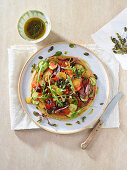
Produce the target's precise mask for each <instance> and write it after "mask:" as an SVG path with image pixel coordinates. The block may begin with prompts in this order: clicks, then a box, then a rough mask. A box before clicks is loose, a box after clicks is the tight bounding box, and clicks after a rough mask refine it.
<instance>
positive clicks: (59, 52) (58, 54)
mask: <svg viewBox="0 0 127 170" xmlns="http://www.w3.org/2000/svg"><path fill="white" fill-rule="evenodd" d="M61 54H62V52H61V51H57V52H56V53H55V54H54V56H60V55H61Z"/></svg>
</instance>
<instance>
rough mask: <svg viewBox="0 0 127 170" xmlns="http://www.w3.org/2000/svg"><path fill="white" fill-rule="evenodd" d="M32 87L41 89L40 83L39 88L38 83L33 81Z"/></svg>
mask: <svg viewBox="0 0 127 170" xmlns="http://www.w3.org/2000/svg"><path fill="white" fill-rule="evenodd" d="M31 85H32V87H33V88H36V87H39V83H38V86H37V81H32V83H31Z"/></svg>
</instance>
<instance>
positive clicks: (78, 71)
mask: <svg viewBox="0 0 127 170" xmlns="http://www.w3.org/2000/svg"><path fill="white" fill-rule="evenodd" d="M61 68H63V69H65V70H72V72H73V73H75V74H76V76H77V77H79V78H81V75H82V73H83V72H84V71H86V70H87V69H81V68H79V69H76V67H75V66H73V67H71V66H70V67H61Z"/></svg>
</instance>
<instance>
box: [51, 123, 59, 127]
mask: <svg viewBox="0 0 127 170" xmlns="http://www.w3.org/2000/svg"><path fill="white" fill-rule="evenodd" d="M50 125H51V126H54V127H56V126H58V125H57V124H55V123H54V124H50Z"/></svg>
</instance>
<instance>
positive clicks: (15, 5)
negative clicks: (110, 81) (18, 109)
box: [0, 0, 127, 170]
mask: <svg viewBox="0 0 127 170" xmlns="http://www.w3.org/2000/svg"><path fill="white" fill-rule="evenodd" d="M126 5H127V0H122V1H120V0H63V1H60V0H36V1H35V0H16V1H14V0H1V1H0V16H1V17H0V23H1V24H0V41H1V44H0V58H1V62H0V77H1V82H2V83H0V89H1V90H0V96H1V99H0V106H1V107H0V170H20V169H24V170H34V169H36V170H40V169H42V170H85V169H86V170H93V169H94V170H98V169H99V170H109V169H110V170H121V169H122V170H126V169H127V168H126V166H127V123H126V120H127V114H126V110H127V95H126V92H127V71H125V70H122V69H121V68H120V73H119V76H120V80H119V81H120V85H119V90H120V91H123V93H124V97H123V98H122V99H121V100H120V102H119V106H120V128H118V129H102V130H101V131H100V132H99V133H98V134H97V136H96V137H95V139H94V142H93V143H92V144H91V145H90V146H89V147H88V149H87V150H85V151H83V150H81V149H80V144H81V142H83V141H84V139H85V137H86V136H87V134H88V132H89V130H85V131H83V132H80V133H77V134H72V135H58V134H52V133H50V132H47V131H45V130H21V131H12V130H11V129H10V115H9V97H8V96H9V92H8V56H7V48H8V47H10V45H14V44H29V43H28V42H26V41H24V40H23V39H22V38H21V37H20V36H19V35H18V33H17V25H16V24H17V21H18V19H19V17H20V16H21V15H22V13H24V12H25V11H26V10H29V9H37V10H40V11H44V12H45V13H47V14H48V16H49V17H50V19H51V23H52V30H51V33H50V35H49V36H48V37H47V38H46V39H45V40H44V41H43V42H42V43H40V44H39V45H44V44H48V43H51V42H59V41H73V42H78V43H84V44H85V43H93V41H92V39H91V36H90V35H91V34H92V33H94V32H96V31H97V30H98V29H100V28H101V27H102V26H103V25H104V24H106V23H107V22H108V21H110V20H111V19H112V18H113V17H115V16H116V15H117V14H118V13H119V12H121V11H122V10H123V9H124V8H125V7H126Z"/></svg>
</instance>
